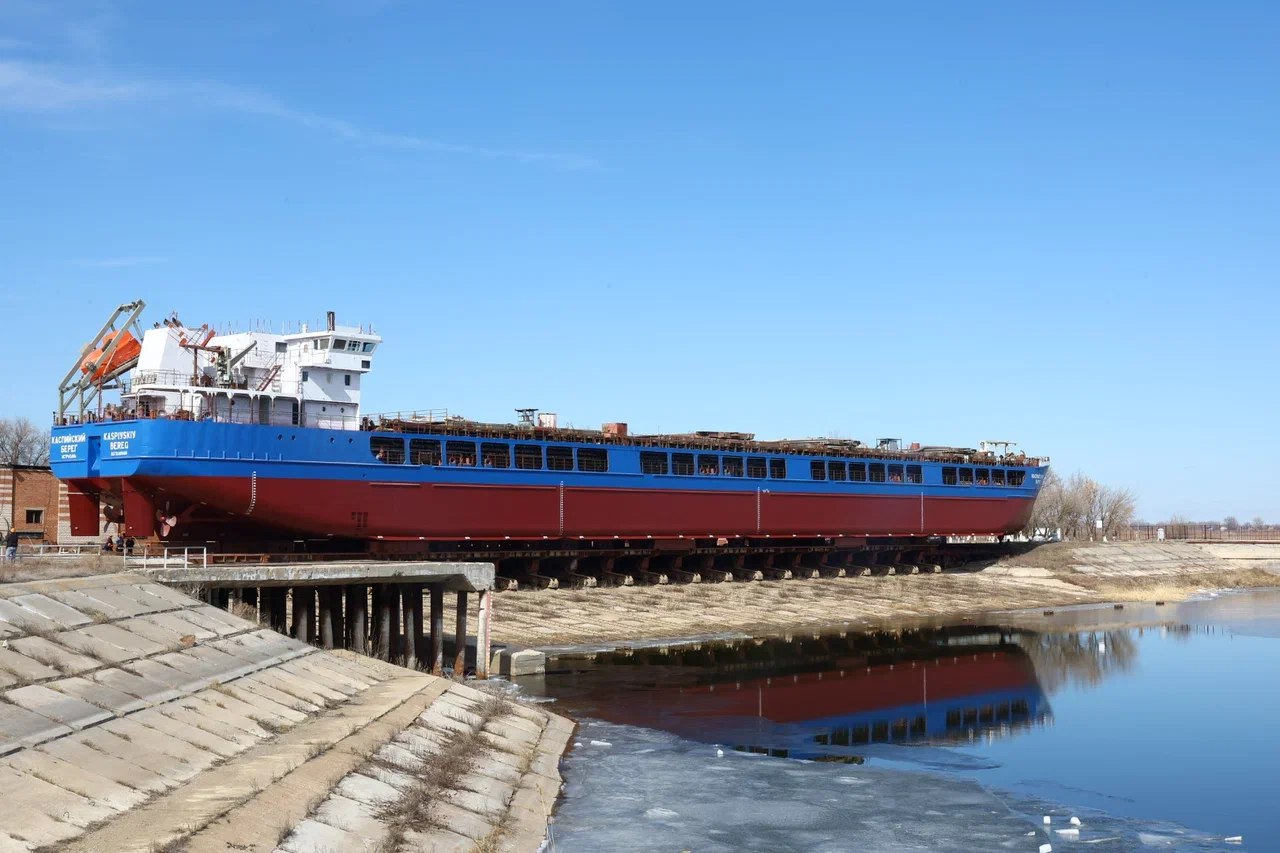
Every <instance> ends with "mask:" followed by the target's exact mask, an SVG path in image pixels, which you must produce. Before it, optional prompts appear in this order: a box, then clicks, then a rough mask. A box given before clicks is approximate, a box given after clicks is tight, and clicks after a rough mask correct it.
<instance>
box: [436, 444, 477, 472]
mask: <svg viewBox="0 0 1280 853" xmlns="http://www.w3.org/2000/svg"><path fill="white" fill-rule="evenodd" d="M444 451H445V460H446V461H448V463H449V464H450V465H462V466H464V467H468V468H474V467H475V464H476V443H475V442H474V441H450V442H447V443H446V444H445V446H444Z"/></svg>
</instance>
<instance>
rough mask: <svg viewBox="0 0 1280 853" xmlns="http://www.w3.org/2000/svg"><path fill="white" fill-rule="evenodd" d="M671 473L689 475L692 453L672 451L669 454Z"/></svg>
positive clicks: (691, 472)
mask: <svg viewBox="0 0 1280 853" xmlns="http://www.w3.org/2000/svg"><path fill="white" fill-rule="evenodd" d="M671 473H672V474H680V475H682V476H689V475H692V474H693V454H692V453H672V454H671Z"/></svg>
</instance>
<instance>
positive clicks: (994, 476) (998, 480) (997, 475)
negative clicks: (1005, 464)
mask: <svg viewBox="0 0 1280 853" xmlns="http://www.w3.org/2000/svg"><path fill="white" fill-rule="evenodd" d="M991 485H993V486H1003V485H1004V469H1003V468H992V469H991Z"/></svg>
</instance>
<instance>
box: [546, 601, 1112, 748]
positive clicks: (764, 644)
mask: <svg viewBox="0 0 1280 853" xmlns="http://www.w3.org/2000/svg"><path fill="white" fill-rule="evenodd" d="M1127 640H1128V635H1127V634H1126V633H1124V632H1119V633H1115V634H1113V633H1110V632H1108V633H1106V634H1103V633H1088V632H1086V633H1083V634H1044V635H1042V634H1036V633H1032V632H1026V631H1010V630H1007V629H1002V628H997V627H985V628H984V627H975V626H964V627H955V628H934V629H923V630H912V631H901V632H873V633H866V634H846V635H844V636H838V635H832V636H824V637H820V638H817V639H812V640H803V641H802V640H782V639H767V640H747V641H741V642H735V643H723V644H721V643H716V644H710V643H708V644H702V645H698V646H681V647H673V648H670V649H661V648H658V649H636V650H627V651H621V652H610V653H603V654H598V655H596V656H595V657H594V658H592V659H589V660H588V659H581V660H579V659H572V660H569V659H562V660H560V661H558V662H556V663H555V665H554V667H553V670H554V671H552V672H549V673H548V674H547V676H546V680H545V686H543V685H536V684H533V683H526V685H525V686H526V688H530V689H533V690H535V691H537V692H543V691H542V690H539V688H540V687H544V689H545V693H547V694H548V695H551V696H555V697H556V698H557V699H559V700H560V702H561V703H562V705H563V707H564V708H565V710H566V711H569V712H571V713H574V714H577V715H581V716H590V717H595V718H597V719H602V720H607V721H610V722H616V723H625V724H629V725H637V726H645V727H649V728H657V729H663V730H666V731H669V732H672V733H674V734H677V735H680V736H682V737H685V738H688V739H691V740H696V741H702V742H706V743H717V744H722V745H724V746H725V747H726V748H731V749H735V750H738V751H742V752H751V753H759V754H764V755H771V756H776V757H786V758H802V759H811V760H817V761H834V762H847V763H857V764H860V763H862V762H863V761H865V760H866V757H867V756H868V755H874V754H877V753H880V754H888V751H887V750H886V749H885V748H886V747H893V746H909V745H910V746H915V745H934V746H948V745H965V744H972V743H974V742H976V741H990V740H993V739H996V738H1003V737H1008V736H1011V735H1015V734H1017V733H1018V732H1020V731H1022V730H1025V729H1028V728H1032V727H1036V726H1045V725H1048V724H1050V723H1051V722H1052V719H1053V718H1052V712H1051V709H1050V705H1049V700H1048V698H1047V697H1046V690H1045V688H1044V687H1043V686H1042V684H1044V683H1046V682H1047V684H1048V685H1050V688H1049V689H1051V690H1052V689H1054V688H1055V687H1057V686H1059V685H1062V684H1065V683H1067V682H1073V681H1074V682H1096V681H1097V680H1100V679H1101V678H1103V677H1105V676H1106V675H1107V673H1108V672H1109V671H1110V670H1112V669H1116V668H1119V669H1125V668H1127V667H1128V662H1129V661H1130V660H1131V659H1132V654H1131V652H1132V649H1131V648H1127V647H1129V646H1131V642H1126V641H1127ZM1108 642H1110V644H1111V646H1112V649H1111V651H1110V653H1107V652H1106V649H1107V646H1108Z"/></svg>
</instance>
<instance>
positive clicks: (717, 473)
mask: <svg viewBox="0 0 1280 853" xmlns="http://www.w3.org/2000/svg"><path fill="white" fill-rule="evenodd" d="M640 473H641V474H678V475H680V476H684V477H691V476H693V475H695V474H697V475H698V476H702V477H747V478H750V479H754V480H763V479H765V478H766V476H767V477H769V478H771V479H774V480H783V479H786V476H787V461H786V460H785V459H766V458H765V457H763V456H747V457H742V456H720V455H719V454H712V453H697V454H694V453H667V452H665V451H660V450H642V451H640Z"/></svg>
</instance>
